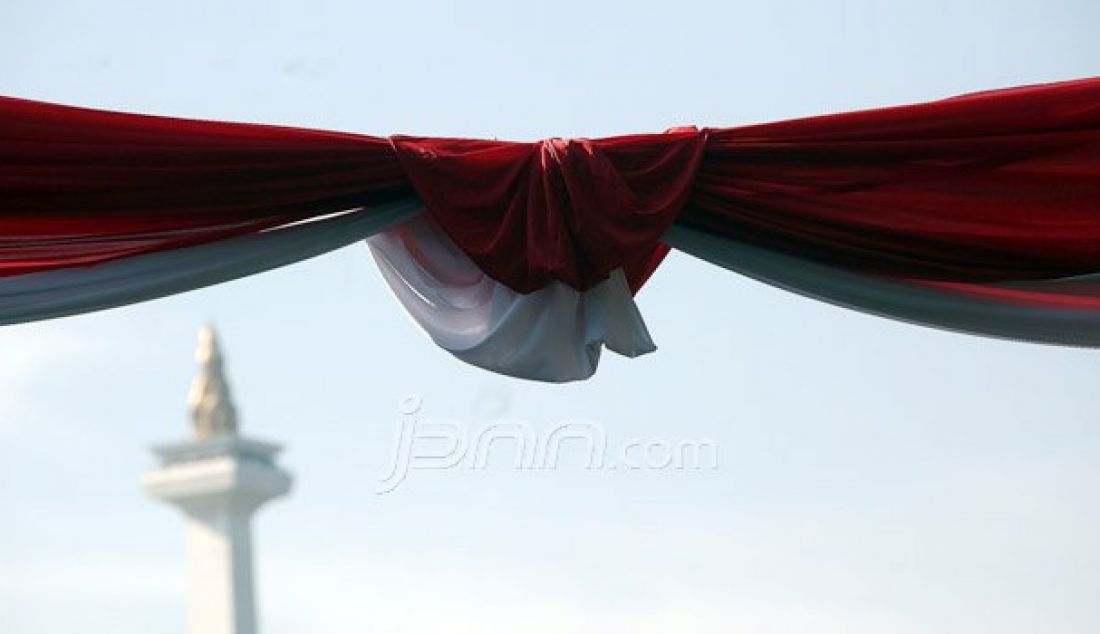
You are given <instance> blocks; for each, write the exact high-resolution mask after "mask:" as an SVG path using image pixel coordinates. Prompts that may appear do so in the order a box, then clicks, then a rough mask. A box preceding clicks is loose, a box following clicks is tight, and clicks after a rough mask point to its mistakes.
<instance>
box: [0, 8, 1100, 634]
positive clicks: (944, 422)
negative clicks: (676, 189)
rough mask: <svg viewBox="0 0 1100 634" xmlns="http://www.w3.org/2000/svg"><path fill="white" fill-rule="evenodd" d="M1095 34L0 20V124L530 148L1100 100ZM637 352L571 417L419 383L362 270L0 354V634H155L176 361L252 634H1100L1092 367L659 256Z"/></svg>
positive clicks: (1029, 27) (439, 11) (98, 322)
mask: <svg viewBox="0 0 1100 634" xmlns="http://www.w3.org/2000/svg"><path fill="white" fill-rule="evenodd" d="M1098 26H1100V3H1097V2H1095V0H1078V1H1068V0H1067V1H1062V2H1058V1H1052V0H1043V1H1039V0H1036V1H1031V2H1023V1H1015V0H998V1H996V2H993V1H989V2H979V1H977V0H973V1H968V0H953V1H951V2H943V1H932V0H921V1H894V2H886V1H882V2H874V1H871V0H865V1H858V2H857V1H848V2H844V1H833V2H824V1H811V0H804V1H801V2H792V1H787V2H734V1H728V2H712V3H705V2H691V1H678V2H663V3H647V2H638V1H635V2H624V3H621V4H613V3H598V2H593V1H592V0H588V1H585V2H579V1H578V2H573V1H559V2H553V3H525V2H499V3H474V2H463V3H457V2H456V3H454V4H444V3H440V4H432V3H421V2H412V1H407V0H406V1H404V2H384V3H373V2H351V1H346V2H342V3H341V2H319V1H316V0H314V1H310V2H306V1H304V0H300V1H299V2H282V1H279V2H276V1H272V0H268V1H260V0H236V1H234V2H228V1H225V0H222V1H215V0H192V1H190V2H174V3H168V2H150V1H149V0H132V1H112V0H101V1H99V2H87V3H78V2H51V1H49V0H3V2H2V3H0V93H2V94H7V95H14V96H20V97H28V98H36V99H44V100H51V101H58V102H64V103H73V104H80V105H86V106H94V107H103V108H115V109H123V110H130V111H141V112H151V113H161V114H173V115H179V116H190V117H203V118H218V119H231V120H247V121H263V122H277V123H287V124H295V125H302V126H310V127H324V128H336V129H344V130H350V131H356V132H364V133H373V134H389V133H396V132H403V133H411V134H439V135H449V136H466V135H468V136H489V137H499V138H519V139H534V138H539V137H543V136H570V135H587V136H598V135H608V134H615V133H624V132H645V131H660V130H663V129H665V128H668V127H670V126H673V125H683V124H699V125H707V126H724V125H737V124H742V123H750V122H758V121H767V120H775V119H782V118H788V117H793V116H800V115H809V114H817V113H823V112H833V111H840V110H847V109H854V108H861V107H869V106H879V105H887V104H894V103H903V102H910V101H919V100H926V99H932V98H937V97H942V96H949V95H952V94H956V93H961V92H969V91H974V90H981V89H988V88H995V87H1002V86H1008V85H1015V84H1023V83H1034V82H1041V81H1051V80H1058V79H1069V78H1076V77H1083V76H1089V75H1095V74H1098V73H1100V39H1098V38H1097V37H1096V33H1097V28H1098ZM638 301H639V303H640V305H641V307H642V310H643V313H644V314H645V316H646V319H647V322H648V324H649V327H650V330H651V332H652V334H653V336H654V338H655V339H656V341H657V344H658V346H659V347H660V350H658V351H657V353H655V354H653V355H650V356H648V357H645V358H641V359H637V360H623V359H620V358H617V357H614V356H613V355H607V356H606V357H605V359H604V362H603V365H602V367H601V368H600V371H599V372H598V374H597V376H596V378H594V379H593V380H591V381H588V382H586V383H583V384H573V385H566V386H556V385H538V384H533V383H530V382H524V381H517V380H510V379H506V378H503V377H498V376H496V375H492V374H488V373H485V372H482V371H479V370H476V369H473V368H470V367H467V366H464V365H463V364H461V363H459V362H458V361H456V360H454V359H452V358H451V357H449V356H448V355H447V354H446V353H444V352H442V351H440V350H438V349H436V348H435V347H434V346H433V345H432V344H431V343H430V342H429V341H428V340H427V339H426V337H425V336H424V335H422V334H421V333H420V332H419V331H417V330H416V328H415V327H414V326H413V325H412V323H411V322H410V321H409V319H408V318H407V317H405V315H404V314H403V313H402V312H401V309H400V308H399V306H397V305H396V303H395V301H394V300H393V299H392V298H391V297H390V296H389V294H388V292H387V291H386V289H385V288H384V286H383V284H382V282H381V280H380V278H379V276H378V274H377V272H376V271H375V270H374V265H373V263H372V262H371V260H370V257H369V255H368V253H367V250H366V249H365V248H364V247H363V246H361V245H356V246H353V247H349V248H346V249H343V250H341V251H339V252H336V253H333V254H329V255H326V256H323V257H320V258H317V259H315V260H313V261H310V262H308V263H304V264H299V265H296V266H293V267H290V268H287V269H283V270H280V271H277V272H273V273H268V274H265V275H261V276H258V277H254V278H249V279H246V280H242V281H238V282H234V283H230V284H226V285H222V286H220V287H216V288H212V289H207V290H203V291H198V292H193V293H188V294H185V295H182V296H178V297H174V298H170V299H165V300H160V301H155V302H150V303H147V304H143V305H139V306H134V307H130V308H125V309H119V310H111V311H107V312H103V313H98V314H93V315H88V316H83V317H77V318H69V319H63V320H57V321H51V322H45V323H38V324H32V325H27V326H19V327H8V328H4V329H0V631H3V632H4V633H5V634H61V633H65V634H69V633H71V632H75V631H80V632H110V633H111V634H149V633H150V632H165V633H182V632H183V627H184V613H183V569H182V566H183V553H184V550H183V546H184V545H183V532H182V522H181V520H180V518H179V516H178V515H177V514H176V513H175V512H174V511H173V510H172V509H170V508H168V507H165V506H162V505H160V504H158V503H156V502H154V501H152V500H150V499H148V498H147V497H146V496H145V495H144V493H143V492H142V491H141V489H140V486H139V484H138V481H139V477H140V475H141V473H142V472H143V471H145V470H146V469H148V468H150V467H151V466H152V465H153V460H152V458H151V456H150V454H149V453H148V451H147V448H148V446H149V445H151V444H154V443H157V442H161V441H166V440H172V439H176V438H182V437H183V436H184V435H185V434H186V433H187V427H186V425H187V422H186V412H185V408H184V397H185V394H186V391H187V387H188V383H189V381H190V377H191V374H192V373H193V368H194V366H193V361H192V354H193V348H194V337H195V331H196V330H197V329H198V327H199V326H200V325H201V324H202V323H203V322H204V321H206V320H214V321H216V322H217V324H218V326H219V328H220V330H221V332H222V336H223V340H224V344H225V348H226V355H227V358H228V369H229V373H230V379H231V382H232V385H233V388H234V392H235V396H236V401H237V405H238V409H239V410H240V412H241V414H242V417H243V425H244V428H245V430H246V431H247V432H249V433H253V434H255V435H257V436H260V437H263V438H268V439H272V440H276V441H280V442H285V443H286V444H287V451H286V454H285V456H284V463H285V464H286V465H287V467H288V468H289V469H291V470H292V471H293V472H294V474H295V476H296V478H297V483H296V489H295V491H294V493H293V495H292V497H290V498H289V499H287V500H285V501H282V502H279V503H277V504H274V505H272V506H271V507H270V508H268V509H266V510H265V511H264V512H262V514H261V515H260V516H259V518H258V522H257V548H258V557H257V562H258V564H259V569H258V578H259V580H260V598H261V606H262V609H261V613H262V621H263V624H264V626H265V632H266V633H267V634H291V633H297V632H325V633H326V634H342V633H349V634H350V633H356V634H358V633H362V632H393V633H407V632H478V633H482V632H516V631H525V632H546V633H551V632H553V633H555V634H556V633H560V632H569V631H591V632H612V633H615V632H622V633H630V634H636V633H645V632H665V631H670V630H674V631H693V632H700V633H708V632H714V633H719V632H720V633H723V634H725V633H729V632H746V633H753V634H755V633H758V632H765V633H786V632H790V633H798V634H802V633H805V632H814V633H818V632H838V633H840V632H843V633H845V634H852V633H864V632H866V633H874V634H880V633H882V632H937V633H938V634H942V633H951V632H958V633H960V634H961V633H965V634H973V633H975V632H997V633H998V634H1009V633H1014V632H1020V633H1028V634H1031V633H1033V632H1037V631H1050V632H1095V631H1097V629H1098V628H1100V603H1097V601H1096V596H1097V594H1098V592H1100V540H1098V539H1097V535H1098V534H1100V509H1097V506H1096V500H1097V499H1098V498H1097V494H1098V492H1100V408H1098V405H1100V394H1098V390H1097V385H1100V357H1098V356H1097V353H1094V352H1087V351H1080V350H1072V349H1060V348H1052V347H1041V346H1032V345H1024V344H1014V343H1006V342H999V341H992V340H985V339H980V338H975V337H967V336H962V335H956V334H948V333H941V332H936V331H933V330H928V329H923V328H918V327H914V326H908V325H902V324H896V323H893V322H888V321H884V320H881V319H877V318H872V317H868V316H863V315H859V314H855V313H851V312H846V311H843V310H840V309H837V308H833V307H830V306H826V305H823V304H819V303H815V302H812V301H809V300H806V299H802V298H799V297H795V296H793V295H789V294H786V293H783V292H780V291H777V290H774V289H771V288H768V287H765V286H762V285H760V284H758V283H755V282H751V281H748V280H746V279H743V278H741V277H738V276H736V275H734V274H731V273H728V272H726V271H722V270H718V269H715V268H713V267H711V266H708V265H705V264H702V263H699V262H697V261H694V260H692V259H690V258H688V257H686V256H681V255H675V254H674V255H673V256H671V257H670V258H669V260H668V261H667V262H666V263H665V265H664V266H663V267H662V268H661V270H660V271H659V272H658V273H657V274H656V275H655V277H654V278H653V279H652V281H650V283H649V284H648V285H647V286H646V288H645V289H644V290H643V291H642V293H641V294H640V295H639V298H638ZM408 394H415V395H419V396H420V397H422V398H423V402H424V407H423V411H422V414H423V416H425V417H433V418H438V419H447V420H451V421H456V422H461V423H462V424H465V425H468V426H469V427H470V429H471V430H476V429H479V428H481V427H483V426H484V425H486V424H488V423H490V422H492V421H493V420H495V419H497V418H500V417H508V418H509V419H511V420H518V421H524V422H525V423H526V424H528V425H530V426H531V428H533V429H536V430H542V431H545V430H548V429H551V428H553V426H554V425H557V424H559V423H561V422H562V421H566V420H576V419H581V420H587V421H591V422H593V423H594V424H598V425H600V426H602V428H603V429H605V430H606V431H607V434H608V439H609V442H610V443H611V444H612V445H614V446H618V445H621V444H622V443H623V442H626V441H627V440H629V439H631V438H642V439H667V440H668V441H669V442H679V441H682V440H685V439H699V438H705V439H710V440H713V441H714V443H715V444H716V445H717V447H718V454H719V464H718V469H716V470H705V471H675V470H661V471H648V470H641V471H624V470H617V471H610V470H605V471H594V472H590V471H586V470H585V469H583V468H582V465H581V464H580V463H579V461H576V460H573V461H570V460H564V461H563V464H562V465H560V466H559V468H558V469H557V470H553V471H539V472H516V471H514V470H511V469H509V468H507V464H506V463H507V462H508V460H507V459H506V458H507V456H504V459H502V460H499V461H496V462H497V463H498V464H495V465H491V466H493V467H494V468H490V469H488V470H484V471H478V470H471V469H455V470H450V471H434V472H414V473H412V474H411V475H410V477H409V479H408V481H407V482H405V483H403V484H402V485H401V486H400V487H399V488H398V489H397V490H396V491H394V492H393V493H390V494H388V495H384V496H378V495H376V494H375V490H376V488H377V485H378V484H377V481H378V478H379V476H380V475H381V474H382V472H383V470H384V468H385V466H386V464H387V462H388V460H389V459H390V454H391V453H392V448H393V443H394V437H395V434H396V432H397V430H398V427H399V424H400V423H401V421H402V418H401V414H400V413H399V411H398V402H399V400H400V399H401V398H402V397H403V396H405V395H408Z"/></svg>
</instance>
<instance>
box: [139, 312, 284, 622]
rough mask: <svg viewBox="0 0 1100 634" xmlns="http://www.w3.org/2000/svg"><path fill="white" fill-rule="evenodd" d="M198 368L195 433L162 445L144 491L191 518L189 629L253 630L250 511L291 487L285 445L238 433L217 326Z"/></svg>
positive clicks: (193, 396) (204, 333)
mask: <svg viewBox="0 0 1100 634" xmlns="http://www.w3.org/2000/svg"><path fill="white" fill-rule="evenodd" d="M195 356H196V360H197V361H198V362H199V372H198V374H197V375H196V376H195V380H194V383H192V385H191V393H190V395H189V396H188V399H187V405H188V407H189V408H190V410H191V421H192V423H193V425H194V434H195V438H194V440H191V441H185V442H178V443H173V444H168V445H160V446H157V447H154V448H153V451H154V452H155V453H156V454H157V456H159V457H160V461H161V465H160V467H159V468H158V469H156V470H154V471H152V472H150V473H148V474H146V475H145V478H144V484H145V488H146V490H148V491H149V493H150V494H152V495H153V496H154V497H157V498H159V499H161V500H164V501H165V502H168V503H169V504H172V505H174V506H176V507H178V508H179V509H180V510H181V511H183V513H184V516H185V519H186V522H187V593H188V609H187V612H188V614H187V616H188V632H189V633H190V634H256V632H257V629H258V628H257V624H256V599H255V593H254V591H253V584H252V530H251V519H252V514H253V513H254V512H255V511H256V509H258V508H259V507H260V506H261V505H262V504H263V503H264V502H266V501H268V500H270V499H272V498H276V497H279V496H282V495H285V494H286V493H287V492H288V491H289V490H290V483H291V478H290V475H289V474H288V473H287V472H285V471H283V470H282V469H280V468H279V467H278V466H277V465H276V464H275V455H276V454H277V453H278V452H279V450H280V447H279V446H278V445H273V444H270V443H266V442H260V441H258V440H251V439H248V438H244V437H242V436H240V435H239V434H238V433H237V413H236V410H235V409H234V407H233V402H232V400H231V398H230V395H229V385H228V384H227V383H226V380H225V374H224V369H223V367H222V357H221V351H220V350H219V349H218V340H217V337H216V335H215V334H214V330H213V328H211V327H209V326H206V327H204V328H203V329H202V330H201V331H200V332H199V348H198V351H197V352H196V355H195Z"/></svg>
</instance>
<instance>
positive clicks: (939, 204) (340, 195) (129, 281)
mask: <svg viewBox="0 0 1100 634" xmlns="http://www.w3.org/2000/svg"><path fill="white" fill-rule="evenodd" d="M420 209H423V214H422V215H421V216H419V217H417V218H416V219H415V220H411V221H410V219H412V218H414V216H417V214H418V212H419V210H420ZM379 232H382V233H381V234H380V235H378V236H377V237H376V238H375V239H373V240H372V242H371V248H372V250H373V252H374V254H375V258H376V260H377V261H378V263H379V266H380V268H381V270H382V272H383V276H384V278H385V279H386V280H387V282H388V283H389V284H390V285H391V287H392V288H393V289H394V292H395V295H396V296H397V297H398V299H399V301H400V302H401V303H402V304H403V305H404V306H405V307H406V308H407V309H408V310H409V311H410V312H411V314H413V316H414V319H416V320H417V322H418V323H420V324H421V326H422V327H424V328H425V329H426V330H427V331H428V332H429V334H430V335H431V336H432V338H433V339H434V340H435V341H436V342H437V343H439V344H440V345H442V346H443V347H445V348H446V349H448V350H449V351H450V352H452V353H453V354H455V355H456V356H458V357H459V358H461V359H463V360H465V361H468V362H470V363H474V364H476V365H480V366H482V367H487V368H489V369H492V370H494V371H498V372H503V373H506V374H512V375H516V376H523V377H526V378H535V379H541V380H556V381H561V380H573V379H579V378H585V377H587V376H589V375H590V374H591V372H592V371H594V369H595V363H596V361H597V360H598V351H599V349H600V347H601V345H603V346H606V347H608V348H610V349H612V350H616V351H619V352H622V353H624V354H627V355H636V354H640V353H643V352H645V351H648V350H650V349H652V342H651V341H649V337H648V334H645V326H644V324H643V323H642V321H641V317H640V315H639V314H638V312H637V307H636V306H634V304H633V300H632V299H631V298H630V295H631V294H632V293H635V292H637V291H638V290H639V289H640V288H641V287H642V285H643V284H644V283H645V281H646V280H647V279H648V277H649V276H650V275H651V274H652V273H653V272H654V270H655V269H656V268H657V267H658V266H659V264H660V262H661V260H662V259H663V258H664V257H665V255H666V253H667V252H668V249H669V247H670V246H671V247H674V248H677V249H680V250H683V251H686V252H688V253H691V254H693V255H696V256H699V257H701V258H703V259H705V260H706V261H708V262H711V263H714V264H717V265H719V266H723V267H726V268H728V269H731V270H733V271H736V272H739V273H742V274H746V275H749V276H751V277H754V278H756V279H759V280H762V281H764V282H767V283H770V284H776V285H778V286H781V287H783V288H787V289H789V290H792V291H795V292H799V293H802V294H804V295H807V296H809V297H813V298H816V299H822V300H825V301H830V302H833V303H836V304H839V305H842V306H846V307H849V308H853V309H857V310H863V311H867V312H871V313H874V314H878V315H882V316H886V317H891V318H896V319H902V320H905V321H909V322H912V323H919V324H924V325H930V326H934V327H939V328H946V329H951V330H957V331H962V332H969V333H974V334H982V335H991V336H998V337H1008V338H1013V339H1020V340H1024V341H1034V342H1044V343H1056V344H1069V345H1084V346H1097V345H1100V79H1086V80H1079V81H1072V82H1063V83H1057V84H1047V85H1041V86H1029V87H1022V88H1013V89H1007V90H999V91H992V92H984V93H975V94H972V95H965V96H962V97H955V98H951V99H944V100H940V101H935V102H930V103H925V104H917V105H911V106H901V107H895V108H884V109H876V110H867V111H860V112H852V113H845V114H838V115H828V116H821V117H812V118H808V119H799V120H793V121H785V122H779V123H769V124H762V125H753V126H746V127H738V128H709V129H696V128H676V129H672V130H669V131H667V132H665V133H663V134H646V135H631V136H624V137H614V138H605V139H550V140H546V141H539V142H532V143H516V142H505V141H482V140H468V139H431V138H418V137H404V136H395V137H391V138H388V139H387V138H379V137H369V136H361V135H354V134H345V133H337V132H324V131H316V130H304V129H297V128H286V127H275V126H264V125H254V124H241V123H225V122H209V121H194V120H186V119H172V118H163V117H150V116H143V115H134V114H122V113H112V112H103V111H96V110H88V109H82V108H73V107H68V106H60V105H53V104H45V103H40V102H32V101H25V100H19V99H10V98H0V323H13V322H17V321H26V320H31V319H41V318H47V317H56V316H62V315H68V314H75V313H79V312H85V311H88V310H96V309H100V308H106V307H110V306H117V305H123V304H125V303H130V302H133V301H141V300H144V299H150V298H153V297H158V296H163V295H165V294H169V293H174V292H180V291H183V290H188V289H190V288H196V287H199V286H203V285H206V284H211V283H217V282H219V281H224V280H226V279H232V278H234V277H240V276H243V275H248V274H251V273H255V272H259V271H262V270H266V269H268V268H271V267H274V266H280V265H283V264H287V263H290V262H293V261H297V260H299V259H302V258H305V257H310V256H312V255H317V254H319V253H322V252H324V251H327V250H330V249H333V248H337V247H339V246H343V245H345V244H348V243H350V242H353V241H356V240H358V239H361V238H364V237H366V236H368V235H374V234H378V233H379ZM517 324H527V327H522V326H519V325H517ZM540 324H541V325H540ZM537 325H540V326H538V327H536V326H537ZM562 337H564V339H563V338H562ZM553 341H557V342H559V345H553V344H551V343H550V342H553ZM562 341H568V342H569V343H568V345H565V344H560V342H562ZM601 342H602V343H601ZM566 347H567V348H568V351H566V350H565V348H566ZM555 355H556V356H555ZM565 359H569V361H568V362H565V361H564V360H565Z"/></svg>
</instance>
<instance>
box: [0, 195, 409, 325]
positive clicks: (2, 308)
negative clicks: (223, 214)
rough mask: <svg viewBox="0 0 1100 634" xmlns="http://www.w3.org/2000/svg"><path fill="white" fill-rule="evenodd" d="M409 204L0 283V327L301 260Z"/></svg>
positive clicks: (404, 211) (388, 222) (383, 222)
mask: <svg viewBox="0 0 1100 634" xmlns="http://www.w3.org/2000/svg"><path fill="white" fill-rule="evenodd" d="M421 209H422V206H421V205H420V203H419V201H417V200H416V199H408V200H402V201H398V202H395V203H391V204H388V205H383V206H379V207H376V208H372V209H363V210H358V211H352V212H348V213H344V214H340V215H338V216H332V217H329V218H324V219H321V220H315V221H312V222H305V223H300V224H297V225H292V226H287V227H281V228H277V229H271V230H268V231H265V232H262V233H258V234H255V235H250V236H246V237H241V238H230V239H227V240H221V241H218V242H212V243H209V244H204V245H200V246H195V247H188V248H183V249H174V250H171V251H160V252H156V253H151V254H148V255H139V256H134V257H131V258H125V259H121V260H113V261H110V262H105V263H103V264H99V265H96V266H90V267H80V268H69V269H58V270H55V271H43V272H41V273H30V274H27V275H19V276H15V277H6V278H0V324H14V323H20V322H24V321H34V320H38V319H49V318H52V317H63V316H66V315H75V314H79V313H86V312H90V311H93V310H101V309H104V308H113V307H115V306H124V305H126V304H133V303H135V302H141V301H145V300H149V299H156V298H158V297H164V296H166V295H171V294H173V293H182V292H184V291H189V290H192V289H196V288H201V287H203V286H210V285H211V284H218V283H221V282H226V281H229V280H233V279H236V278H239V277H244V276H246V275H252V274H254V273H260V272H262V271H267V270H270V269H273V268H276V267H280V266H284V265H287V264H292V263H294V262H298V261H300V260H305V259H307V258H311V257H313V256H316V255H320V254H322V253H325V252H327V251H332V250H333V249H337V248H340V247H342V246H347V245H349V244H351V243H353V242H357V241H359V240H362V239H363V238H366V237H367V236H369V235H371V234H373V233H375V232H377V231H380V230H382V229H385V228H387V227H389V226H392V225H393V224H395V223H398V222H401V221H403V220H406V219H408V218H410V217H412V216H413V215H415V214H417V213H420V211H421Z"/></svg>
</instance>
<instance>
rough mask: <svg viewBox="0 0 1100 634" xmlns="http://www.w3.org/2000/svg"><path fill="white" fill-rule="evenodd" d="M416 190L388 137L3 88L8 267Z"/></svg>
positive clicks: (224, 231) (124, 250)
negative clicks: (146, 112) (174, 114)
mask: <svg viewBox="0 0 1100 634" xmlns="http://www.w3.org/2000/svg"><path fill="white" fill-rule="evenodd" d="M412 193H413V192H412V190H411V189H409V186H408V183H407V181H406V180H405V178H404V175H403V173H402V171H401V166H400V164H398V162H397V159H396V157H395V156H394V154H393V150H392V149H391V148H390V144H389V142H388V141H387V140H386V139H375V138H371V137H362V136H356V135H350V134H339V133H332V132H318V131H313V130H299V129H293V128H280V127H274V126H261V125H246V124H239V123H220V122H210V121H191V120H186V119H170V118H163V117H148V116H141V115H132V114H120V113H113V112H101V111H96V110H87V109H83V108H71V107H66V106H57V105H52V104H45V103H39V102H33V101H23V100H19V99H4V98H0V276H2V275H16V274H21V273H30V272H34V271H39V270H45V269H52V268H60V267H68V266H78V265H90V264H96V263H98V262H103V261H105V260H110V259H115V258H119V257H126V256H129V255H137V254H139V253H146V252H151V251H157V250H162V249H167V248H176V247H181V246H187V245H192V244H198V243H202V242H209V241H212V240H218V239H221V238H225V237H229V236H233V235H239V234H245V233H251V232H255V231H259V230H261V229H263V228H266V227H271V226H275V225H280V224H284V223H287V222H292V221H295V220H301V219H306V218H310V217H313V216H317V215H323V214H328V213H332V212H336V211H341V210H345V209H349V208H354V207H359V206H362V205H367V204H370V203H372V202H377V201H383V200H387V199H392V198H395V197H398V196H409V195H412Z"/></svg>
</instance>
